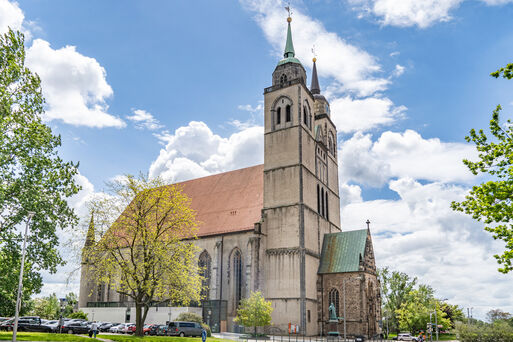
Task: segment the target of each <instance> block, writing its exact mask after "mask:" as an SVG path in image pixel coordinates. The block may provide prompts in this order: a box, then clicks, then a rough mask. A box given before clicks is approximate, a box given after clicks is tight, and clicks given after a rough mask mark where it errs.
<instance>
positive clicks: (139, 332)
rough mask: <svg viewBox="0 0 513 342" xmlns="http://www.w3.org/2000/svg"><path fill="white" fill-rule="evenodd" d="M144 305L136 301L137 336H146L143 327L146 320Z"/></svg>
mask: <svg viewBox="0 0 513 342" xmlns="http://www.w3.org/2000/svg"><path fill="white" fill-rule="evenodd" d="M141 311H142V305H141V303H139V301H135V335H136V336H144V334H143V325H144V320H143V316H142V312H141Z"/></svg>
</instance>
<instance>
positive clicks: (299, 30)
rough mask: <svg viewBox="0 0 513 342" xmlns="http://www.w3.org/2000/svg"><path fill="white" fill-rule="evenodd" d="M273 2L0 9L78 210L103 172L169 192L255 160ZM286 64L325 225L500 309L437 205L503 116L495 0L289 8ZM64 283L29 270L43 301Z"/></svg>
mask: <svg viewBox="0 0 513 342" xmlns="http://www.w3.org/2000/svg"><path fill="white" fill-rule="evenodd" d="M283 6H284V4H283V3H279V2H277V1H274V0H262V1H256V0H241V1H215V2H213V1H201V0H200V1H152V2H147V1H144V2H143V1H123V2H112V1H110V2H107V1H87V2H80V1H52V2H45V1H36V0H27V1H18V2H12V1H9V0H0V31H3V30H5V29H6V27H7V26H11V27H14V28H18V29H21V30H23V31H24V32H26V34H27V37H28V39H27V42H26V46H27V64H28V65H29V67H30V68H31V69H32V70H34V71H36V72H38V73H39V74H40V76H41V78H42V82H43V90H44V92H45V97H46V99H47V116H46V118H45V119H46V120H47V121H48V124H49V125H50V126H51V127H52V128H53V129H54V131H55V132H57V133H59V134H61V135H62V138H63V146H62V149H61V154H62V156H63V157H64V158H65V159H71V160H74V161H80V173H81V176H80V179H79V181H80V182H81V184H82V185H83V186H84V191H83V192H82V194H80V195H79V196H77V198H75V199H74V200H73V201H72V205H73V206H75V207H76V208H77V210H78V212H79V213H82V214H83V213H84V212H85V211H84V203H85V201H87V199H89V198H91V197H92V196H95V194H97V193H98V192H99V191H101V190H102V188H103V184H104V182H105V181H107V180H109V179H112V178H113V177H116V176H119V175H122V174H126V173H137V172H139V171H143V172H149V173H150V175H160V176H162V177H164V178H166V179H167V180H169V182H174V181H179V180H184V179H189V178H194V177H198V176H203V175H207V174H212V173H216V172H222V171H228V170H232V169H236V168H240V167H245V166H249V165H254V164H258V163H261V162H262V161H263V155H262V151H263V148H262V146H263V144H262V143H263V135H262V129H261V125H262V122H263V116H262V115H263V114H262V107H261V106H262V101H263V96H262V93H263V88H265V87H267V86H269V85H270V81H271V73H272V71H273V70H274V67H275V66H276V63H277V61H278V60H279V59H280V55H281V54H282V49H283V46H284V42H285V41H284V36H285V30H286V22H285V19H286V11H285V10H284V9H283ZM292 8H293V15H292V17H293V22H292V32H293V39H294V44H295V47H296V53H297V57H298V58H299V59H300V60H301V61H302V62H303V65H304V66H305V67H306V68H307V71H308V74H310V72H311V69H310V68H311V58H312V54H311V51H310V49H311V47H312V45H315V48H316V51H317V58H318V69H319V73H320V76H321V79H320V83H321V88H322V91H323V93H324V94H325V95H326V96H327V97H328V98H329V100H330V102H331V105H332V115H333V119H334V121H335V124H336V125H337V128H338V130H339V137H338V138H339V165H340V183H341V184H340V194H341V199H342V207H341V210H342V228H343V229H345V230H350V229H357V228H362V227H363V226H364V222H365V220H366V219H367V218H369V219H370V220H371V222H372V226H371V227H372V229H373V234H374V245H375V250H376V256H377V262H378V265H379V266H385V265H389V266H390V267H392V268H394V269H397V270H401V271H404V272H407V273H409V274H412V275H415V276H418V277H419V278H420V280H421V281H422V282H425V283H429V284H430V285H432V286H433V287H434V288H435V289H436V290H437V294H438V295H439V296H440V298H449V300H450V301H451V302H453V303H457V304H460V305H461V306H463V307H470V306H472V307H474V308H475V312H476V314H477V315H478V316H481V317H484V313H485V312H486V311H488V310H489V309H490V308H492V307H500V308H502V309H504V310H509V311H510V312H512V311H513V299H512V298H511V296H505V293H508V291H510V288H511V282H512V280H513V278H512V275H506V276H504V275H500V274H499V273H498V272H497V271H496V269H497V264H496V263H495V259H494V258H493V257H492V255H493V254H494V253H497V252H498V251H500V250H501V248H502V247H503V244H501V243H500V242H496V241H493V239H492V238H491V236H490V235H489V234H488V233H484V232H483V231H482V227H481V226H480V225H479V224H477V223H475V222H473V221H472V220H470V219H469V218H467V217H465V216H463V215H459V214H456V213H453V212H452V211H451V210H450V209H449V203H450V201H452V200H458V199H461V198H462V196H464V194H465V192H466V191H468V189H469V187H470V186H471V185H472V184H473V183H475V182H477V181H479V180H478V179H475V178H474V177H472V176H471V175H470V174H469V173H468V172H467V171H466V170H465V168H464V167H463V165H462V163H461V159H462V158H465V157H474V156H475V152H474V151H473V150H472V147H471V146H470V145H467V144H465V143H464V136H465V135H466V134H467V133H468V131H469V130H470V129H471V128H473V127H476V128H481V127H482V128H485V127H486V126H487V123H488V121H489V119H490V114H491V111H492V109H493V108H494V107H495V105H497V104H498V103H501V104H502V105H503V107H504V109H505V110H504V113H503V115H504V117H505V118H506V117H509V115H510V114H511V112H512V109H513V96H512V91H513V82H511V81H510V82H508V81H505V80H503V79H500V80H496V79H492V78H491V77H490V76H489V73H490V72H492V71H494V70H496V69H497V68H498V67H500V66H504V65H505V64H507V63H509V62H512V61H513V60H512V58H511V56H513V21H512V20H511V18H512V17H513V1H508V0H467V1H464V0H440V1H435V0H401V1H398V0H324V1H323V0H315V1H293V2H292ZM69 289H76V280H74V281H73V282H72V284H71V285H70V286H68V287H66V285H65V284H64V281H63V272H61V273H58V274H57V275H45V288H44V292H45V294H46V293H50V292H53V291H57V292H64V291H68V290H69Z"/></svg>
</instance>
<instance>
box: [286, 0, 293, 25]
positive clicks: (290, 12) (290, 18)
mask: <svg viewBox="0 0 513 342" xmlns="http://www.w3.org/2000/svg"><path fill="white" fill-rule="evenodd" d="M285 9H286V10H287V12H289V16H288V17H287V22H288V23H290V22H291V21H292V17H291V15H292V11H291V10H290V1H289V2H288V6H286V7H285Z"/></svg>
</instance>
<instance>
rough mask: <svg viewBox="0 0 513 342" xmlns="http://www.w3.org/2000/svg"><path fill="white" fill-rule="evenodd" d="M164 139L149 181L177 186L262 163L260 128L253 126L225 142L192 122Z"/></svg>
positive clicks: (201, 123) (199, 124)
mask: <svg viewBox="0 0 513 342" xmlns="http://www.w3.org/2000/svg"><path fill="white" fill-rule="evenodd" d="M163 139H164V140H165V141H166V142H167V145H166V147H165V148H163V149H161V150H160V154H159V156H158V157H157V159H156V160H155V161H154V162H153V163H152V164H151V166H150V171H149V175H150V177H155V176H161V177H163V178H164V179H166V180H167V181H169V182H178V181H183V180H187V179H192V178H196V177H201V176H206V175H209V174H212V173H218V172H224V171H229V170H234V169H238V168H242V167H246V166H252V165H256V164H259V163H262V162H263V150H264V147H263V144H264V136H263V127H261V126H252V127H247V128H244V129H242V130H241V131H239V132H236V133H233V134H231V135H230V136H229V137H227V138H224V137H221V136H219V135H217V134H214V133H213V132H212V130H211V129H210V128H209V127H208V126H207V125H206V124H205V123H203V122H198V121H191V122H190V123H189V125H187V126H185V127H180V128H178V129H177V130H176V131H175V133H174V134H168V135H166V136H165V137H163Z"/></svg>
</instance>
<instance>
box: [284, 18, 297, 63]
mask: <svg viewBox="0 0 513 342" xmlns="http://www.w3.org/2000/svg"><path fill="white" fill-rule="evenodd" d="M288 24H289V27H288V29H287V43H286V44H285V53H284V54H283V57H284V58H288V57H294V56H295V55H296V53H295V52H294V44H292V32H291V30H290V20H289V23H288Z"/></svg>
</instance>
